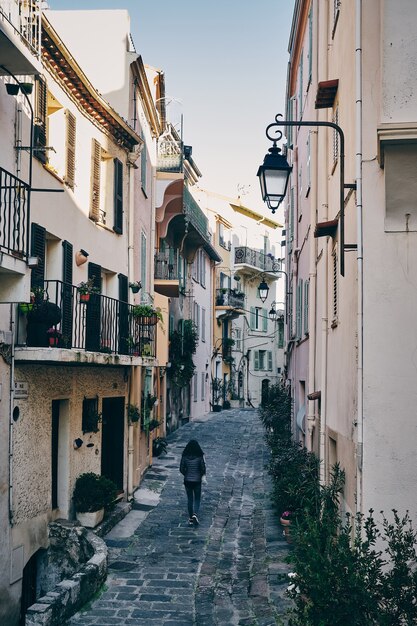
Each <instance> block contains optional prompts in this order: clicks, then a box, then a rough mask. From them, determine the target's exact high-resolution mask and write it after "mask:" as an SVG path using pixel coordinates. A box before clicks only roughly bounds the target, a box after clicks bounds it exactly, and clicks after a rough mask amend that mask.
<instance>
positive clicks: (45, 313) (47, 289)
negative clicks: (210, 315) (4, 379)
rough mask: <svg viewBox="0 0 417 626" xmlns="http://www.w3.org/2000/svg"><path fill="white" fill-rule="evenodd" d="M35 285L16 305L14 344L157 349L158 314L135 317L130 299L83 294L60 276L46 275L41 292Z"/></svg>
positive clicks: (136, 352) (129, 351) (136, 351)
mask: <svg viewBox="0 0 417 626" xmlns="http://www.w3.org/2000/svg"><path fill="white" fill-rule="evenodd" d="M37 291H38V294H37V299H36V300H35V301H34V302H33V303H31V304H29V305H27V304H24V305H19V316H18V327H17V342H16V343H17V345H20V346H27V347H48V346H53V347H61V348H70V349H75V350H88V351H92V352H103V353H108V354H112V353H115V354H126V355H133V356H148V357H154V356H155V355H156V323H153V322H156V321H157V320H156V319H155V320H150V319H149V318H139V317H136V316H135V315H134V305H131V304H128V303H127V302H122V301H120V300H116V299H115V298H109V297H108V296H103V295H101V294H97V293H90V294H88V295H87V296H84V295H82V294H80V292H79V291H78V289H77V287H76V286H74V285H70V284H69V283H63V282H62V281H59V280H47V281H45V283H44V293H43V294H42V293H41V294H40V295H39V289H38V290H37ZM86 299H87V300H86ZM151 322H152V323H151Z"/></svg>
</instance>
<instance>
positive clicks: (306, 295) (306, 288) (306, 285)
mask: <svg viewBox="0 0 417 626" xmlns="http://www.w3.org/2000/svg"><path fill="white" fill-rule="evenodd" d="M309 292H310V281H309V280H306V282H305V283H304V334H305V335H308V300H309V295H310V293H309Z"/></svg>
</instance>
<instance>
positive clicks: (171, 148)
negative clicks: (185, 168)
mask: <svg viewBox="0 0 417 626" xmlns="http://www.w3.org/2000/svg"><path fill="white" fill-rule="evenodd" d="M182 162H183V149H182V142H181V141H176V140H175V139H172V137H169V136H166V137H161V138H160V139H159V141H158V157H157V163H156V169H157V171H158V172H173V173H177V174H179V173H181V172H182Z"/></svg>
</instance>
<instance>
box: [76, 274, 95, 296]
mask: <svg viewBox="0 0 417 626" xmlns="http://www.w3.org/2000/svg"><path fill="white" fill-rule="evenodd" d="M77 291H78V293H79V294H80V302H89V300H90V295H91V294H92V293H100V290H99V289H98V288H97V287H94V280H93V279H92V278H89V279H88V280H87V281H85V282H84V281H81V282H80V283H79V285H77Z"/></svg>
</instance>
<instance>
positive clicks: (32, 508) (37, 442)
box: [13, 364, 127, 525]
mask: <svg viewBox="0 0 417 626" xmlns="http://www.w3.org/2000/svg"><path fill="white" fill-rule="evenodd" d="M15 378H16V381H18V382H27V383H28V389H29V391H28V399H27V400H16V402H15V404H16V406H18V407H19V409H20V417H19V419H18V420H17V422H15V424H14V426H13V448H14V454H13V518H14V523H15V524H17V525H20V524H23V523H25V522H26V521H27V520H28V519H30V518H33V517H36V516H39V515H43V514H45V513H48V514H49V512H50V509H51V419H52V408H51V406H52V400H57V399H59V400H69V407H70V409H69V470H70V475H69V483H68V489H69V493H68V508H69V507H70V500H71V497H72V491H73V487H74V483H75V479H76V478H77V476H78V475H79V474H81V473H83V472H87V471H92V472H96V473H101V433H100V431H99V432H98V433H86V434H83V433H82V428H81V424H82V403H83V399H84V398H85V397H87V398H94V397H96V396H98V397H99V412H100V411H101V400H102V398H103V397H112V396H126V393H127V384H126V382H125V380H124V368H107V367H103V368H101V369H98V368H84V367H79V368H77V367H59V366H48V365H19V364H18V365H17V366H16V373H15ZM78 437H80V438H81V439H83V441H84V445H83V446H82V447H81V448H79V449H77V450H75V449H74V448H73V445H72V444H73V441H74V439H76V438H78ZM89 442H91V443H93V444H94V447H91V448H87V447H86V444H87V443H89ZM125 475H126V468H125ZM67 512H68V511H62V512H60V513H63V514H65V513H67Z"/></svg>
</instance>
